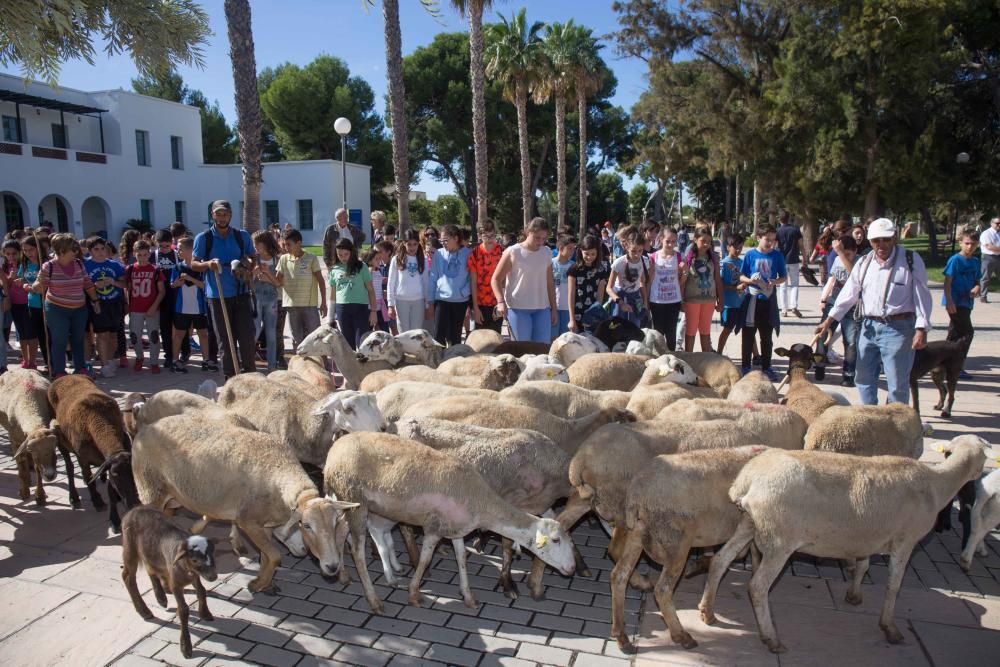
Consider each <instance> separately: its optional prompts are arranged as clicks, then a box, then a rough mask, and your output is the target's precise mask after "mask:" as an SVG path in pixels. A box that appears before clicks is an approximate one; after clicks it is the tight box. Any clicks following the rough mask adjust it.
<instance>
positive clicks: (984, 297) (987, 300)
mask: <svg viewBox="0 0 1000 667" xmlns="http://www.w3.org/2000/svg"><path fill="white" fill-rule="evenodd" d="M989 302H990V300H989V299H987V298H986V295H985V294H984V295H982V296H981V297H979V303H989Z"/></svg>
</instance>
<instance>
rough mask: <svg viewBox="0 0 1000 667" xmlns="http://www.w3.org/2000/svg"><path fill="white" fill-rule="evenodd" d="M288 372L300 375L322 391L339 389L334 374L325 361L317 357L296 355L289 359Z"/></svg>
mask: <svg viewBox="0 0 1000 667" xmlns="http://www.w3.org/2000/svg"><path fill="white" fill-rule="evenodd" d="M288 372H289V373H293V374H295V375H297V376H299V377H300V378H302V379H303V380H305V381H306V382H307V383H309V384H311V385H312V386H314V387H317V388H319V389H320V390H321V391H325V392H327V393H329V392H331V391H336V390H337V383H336V382H335V381H334V379H333V376H332V375H330V373H329V372H328V371H327V370H326V367H324V366H323V362H322V361H321V360H320V359H318V358H316V357H306V356H302V355H298V354H296V355H294V356H293V357H292V358H291V359H289V360H288Z"/></svg>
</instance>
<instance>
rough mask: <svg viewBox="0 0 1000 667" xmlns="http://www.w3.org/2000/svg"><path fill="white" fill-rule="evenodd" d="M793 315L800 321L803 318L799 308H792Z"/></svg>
mask: <svg viewBox="0 0 1000 667" xmlns="http://www.w3.org/2000/svg"><path fill="white" fill-rule="evenodd" d="M792 315H794V316H795V317H798V318H800V319H801V318H802V313H800V312H799V309H798V308H792Z"/></svg>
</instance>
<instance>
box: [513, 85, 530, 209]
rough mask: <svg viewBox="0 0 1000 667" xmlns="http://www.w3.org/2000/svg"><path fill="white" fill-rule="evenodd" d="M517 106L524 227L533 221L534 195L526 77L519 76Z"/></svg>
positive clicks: (516, 96) (516, 89)
mask: <svg viewBox="0 0 1000 667" xmlns="http://www.w3.org/2000/svg"><path fill="white" fill-rule="evenodd" d="M514 98H515V103H516V104H515V106H517V145H518V149H519V150H520V152H521V209H522V210H521V217H522V219H523V224H524V227H527V226H528V223H529V222H531V209H532V201H533V200H532V197H533V196H534V191H533V190H532V189H531V152H530V149H529V148H528V84H527V83H526V82H525V80H524V77H519V78H518V80H517V85H516V86H515V88H514Z"/></svg>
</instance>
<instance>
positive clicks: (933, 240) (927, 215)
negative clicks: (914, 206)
mask: <svg viewBox="0 0 1000 667" xmlns="http://www.w3.org/2000/svg"><path fill="white" fill-rule="evenodd" d="M920 217H921V218H923V221H924V226H925V227H927V246H928V251H929V254H930V257H929V259H930V260H931V261H935V260H937V258H938V244H937V226H936V225H935V224H934V218H933V217H931V211H930V209H929V208H927V207H926V206H921V207H920Z"/></svg>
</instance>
